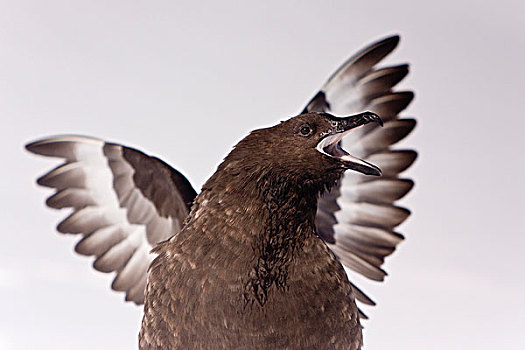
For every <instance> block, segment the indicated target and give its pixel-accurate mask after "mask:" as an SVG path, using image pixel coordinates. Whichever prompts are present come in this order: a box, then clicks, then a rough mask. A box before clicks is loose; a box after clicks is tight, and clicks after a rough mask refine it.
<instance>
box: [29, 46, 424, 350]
mask: <svg viewBox="0 0 525 350" xmlns="http://www.w3.org/2000/svg"><path fill="white" fill-rule="evenodd" d="M398 41H399V38H398V37H397V36H394V37H390V38H386V39H384V40H381V41H379V42H377V43H374V44H372V45H370V46H368V47H366V48H364V49H363V50H361V51H359V52H358V53H357V54H355V55H354V56H352V57H351V58H350V59H348V60H347V61H346V62H345V63H344V64H343V65H342V66H341V67H340V68H339V69H338V70H337V71H336V72H335V73H334V74H333V75H332V76H331V77H330V79H328V81H327V82H326V83H325V84H324V85H323V86H322V88H321V89H320V91H319V92H318V93H317V94H316V95H315V96H314V98H312V99H311V100H310V102H309V103H308V104H307V106H306V107H305V108H304V110H303V113H302V115H300V116H298V117H295V118H292V119H290V120H288V121H286V122H283V123H281V124H279V125H276V126H275V127H272V128H267V129H261V130H257V131H254V132H253V133H251V134H250V135H249V136H248V137H246V138H245V139H244V140H243V141H241V142H240V143H239V144H238V145H237V146H236V148H235V149H234V150H233V151H232V152H231V153H230V155H229V156H228V157H227V158H226V159H225V160H224V162H223V163H222V164H221V165H220V166H219V168H218V169H217V172H216V173H215V174H214V175H213V176H212V177H211V178H210V179H209V180H208V182H206V184H205V185H204V187H203V189H202V192H201V193H200V194H199V195H198V196H197V192H196V191H195V190H194V189H193V188H192V186H191V184H190V183H189V181H188V180H187V179H186V178H185V177H184V176H183V175H182V174H181V173H180V172H178V171H177V170H175V169H173V168H172V167H171V166H169V165H168V164H166V163H164V162H163V161H161V160H160V159H158V158H155V157H151V156H148V155H146V154H144V153H142V152H140V151H139V150H136V149H133V148H130V147H126V146H123V145H119V144H115V143H109V142H104V141H102V140H98V139H94V138H89V137H83V136H57V137H51V138H46V139H42V140H40V141H36V142H33V143H30V144H28V145H27V146H26V147H27V149H28V150H29V151H31V152H33V153H36V154H40V155H44V156H51V157H59V158H63V159H64V160H65V162H64V163H63V164H62V165H60V166H58V167H57V168H55V169H53V170H51V171H50V172H49V173H47V174H45V175H44V176H42V177H41V178H39V180H38V183H39V184H40V185H42V186H47V187H52V188H55V189H56V193H54V194H53V195H52V196H50V197H49V198H48V200H47V202H46V203H47V204H48V206H50V207H52V208H57V209H61V208H72V213H71V215H70V216H68V217H67V218H65V219H64V220H63V221H62V222H61V223H60V224H59V225H58V231H59V232H61V233H73V234H79V235H81V239H80V240H79V242H78V243H77V245H76V247H75V250H76V251H77V252H78V253H80V254H83V255H93V256H95V257H96V259H95V261H94V264H93V267H94V268H95V269H97V270H99V271H103V272H116V277H115V279H114V281H113V284H112V286H111V287H112V288H113V289H114V290H117V291H123V292H125V293H126V300H129V301H133V302H134V303H136V304H143V303H144V302H146V305H145V315H144V321H143V328H142V331H141V336H140V344H141V347H143V348H155V347H157V348H170V347H176V344H180V346H179V347H180V348H188V347H190V348H209V347H211V348H236V347H237V348H254V347H258V348H265V347H266V348H275V347H284V348H286V347H288V348H309V347H310V348H323V347H324V346H325V345H326V347H329V348H345V349H356V348H359V347H360V344H361V342H362V341H361V331H360V329H361V328H360V325H359V318H366V316H365V315H364V313H362V312H361V310H360V309H359V308H357V306H356V303H355V300H357V301H358V302H359V303H361V305H362V304H365V305H375V302H374V301H373V300H371V299H370V298H369V297H368V296H367V295H366V294H365V293H364V292H363V291H361V290H360V289H359V288H358V287H357V286H356V285H355V284H353V283H351V282H349V281H348V279H347V277H346V274H345V273H344V270H343V269H342V266H341V263H342V264H343V265H345V266H346V267H347V268H349V269H351V270H353V271H355V272H357V273H359V274H361V275H363V276H365V277H367V278H369V279H372V280H377V281H381V280H383V279H384V277H385V276H386V272H385V271H384V270H383V269H382V265H383V262H384V259H385V257H386V256H388V255H390V254H391V253H392V252H393V251H394V250H395V248H396V246H397V244H399V243H400V242H401V241H402V240H403V236H402V235H401V234H399V233H397V232H396V231H395V228H396V227H397V226H398V225H399V224H401V223H402V222H403V221H404V220H405V219H406V218H407V217H408V216H409V215H410V211H409V210H408V209H405V208H402V207H399V206H397V205H396V204H395V202H396V201H397V200H398V199H400V198H402V197H403V196H404V195H405V194H406V193H408V192H409V191H410V189H411V188H412V186H413V182H412V180H410V179H403V178H400V173H402V172H403V171H404V170H406V169H407V168H408V167H410V165H411V164H412V163H413V162H414V160H415V158H416V152H415V151H413V150H403V149H401V150H394V149H392V145H393V144H395V143H397V142H398V141H400V140H401V139H403V138H404V137H406V136H407V135H408V134H409V133H410V132H411V131H412V130H413V128H414V126H415V121H414V120H412V119H401V118H399V116H398V114H399V113H400V112H401V111H402V110H404V109H405V108H406V107H407V105H408V104H409V103H410V101H411V100H412V98H413V93H412V92H410V91H407V92H396V91H393V88H394V86H395V85H396V84H397V83H398V82H399V81H400V80H402V79H403V78H404V76H405V75H406V74H407V73H408V66H407V65H398V66H392V67H385V68H377V67H376V64H377V63H378V62H379V61H381V60H382V59H383V58H384V57H385V56H386V55H388V54H389V53H390V52H391V51H392V50H393V49H394V48H395V47H396V45H397V43H398ZM362 110H371V111H372V112H375V113H378V114H380V115H381V117H382V119H383V121H384V122H385V124H384V127H383V128H379V127H378V125H377V123H369V122H370V121H375V122H379V121H380V120H379V119H378V118H376V116H375V115H374V114H371V113H365V114H360V115H357V116H354V117H348V118H346V119H339V118H336V117H334V116H332V115H330V114H326V113H325V112H331V113H333V114H336V115H339V116H344V115H349V114H353V113H358V112H360V111H362ZM305 124H308V128H303V127H304V126H305ZM361 124H367V125H362V126H360V127H359V128H355V127H357V126H358V125H361ZM344 130H347V131H344ZM342 131H344V132H343V133H341V132H342ZM299 134H301V135H302V136H301V135H299ZM343 134H344V135H345V138H344V139H343V140H342V143H343V145H344V147H345V149H346V150H348V151H349V152H350V153H351V154H352V155H353V156H354V157H358V158H354V157H352V156H350V154H348V153H346V152H344V151H343V150H342V149H341V148H339V147H338V146H337V144H338V143H339V142H338V141H339V140H340V139H341V137H342V136H343ZM359 158H361V159H364V160H366V162H365V161H362V160H360V159H359ZM368 162H369V163H368ZM370 163H373V164H375V165H377V166H379V168H381V170H382V171H383V176H381V177H375V176H368V175H367V174H372V175H378V174H379V169H378V168H377V167H374V166H372V165H371V164H370ZM342 164H343V165H344V166H341V165H342ZM345 168H349V169H352V170H355V171H346V172H344V170H345ZM343 172H344V173H343ZM190 211H191V213H190ZM152 248H154V254H152V253H150V251H151V249H152ZM156 256H158V258H157V259H156V260H155V261H154V262H153V260H154V258H155V257H156ZM152 262H153V263H152ZM150 265H151V267H150ZM148 277H149V280H150V283H149V286H148V288H147V291H146V288H145V287H146V281H147V279H148ZM145 294H147V298H145ZM354 298H355V300H354ZM329 344H332V345H329Z"/></svg>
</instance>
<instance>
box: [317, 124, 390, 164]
mask: <svg viewBox="0 0 525 350" xmlns="http://www.w3.org/2000/svg"><path fill="white" fill-rule="evenodd" d="M352 130H354V129H350V130H346V131H344V132H341V133H338V134H335V135H330V136H327V137H325V138H324V139H322V140H321V142H319V143H318V144H317V150H318V151H319V152H321V153H323V154H325V155H327V156H329V157H332V158H336V159H339V160H341V161H343V162H351V163H353V164H358V165H361V166H363V167H366V168H372V169H377V170H378V171H380V170H379V168H378V167H376V166H375V165H373V164H370V163H368V162H365V161H364V160H362V159H359V158H356V157H354V156H352V155H351V154H350V153H348V152H347V151H345V150H344V149H342V148H341V146H340V141H341V140H342V139H343V137H345V136H346V135H347V134H349V133H350V132H351V131H352Z"/></svg>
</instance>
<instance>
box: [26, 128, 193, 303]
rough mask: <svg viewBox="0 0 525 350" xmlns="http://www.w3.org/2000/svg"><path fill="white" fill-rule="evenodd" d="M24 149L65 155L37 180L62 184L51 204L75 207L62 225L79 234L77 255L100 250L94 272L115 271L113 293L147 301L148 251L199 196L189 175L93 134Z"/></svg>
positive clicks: (64, 229)
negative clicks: (56, 165) (188, 178)
mask: <svg viewBox="0 0 525 350" xmlns="http://www.w3.org/2000/svg"><path fill="white" fill-rule="evenodd" d="M26 148H27V149H28V150H29V151H30V152H33V153H36V154H39V155H43V156H49V157H57V158H62V159H64V160H65V162H64V163H63V164H61V165H60V166H58V167H57V168H55V169H53V170H51V171H50V172H48V173H47V174H45V175H43V176H42V177H40V178H39V179H38V180H37V182H38V184H39V185H41V186H46V187H51V188H54V189H56V192H55V193H54V194H53V195H52V196H50V197H49V198H48V199H47V201H46V204H47V205H48V206H49V207H51V208H56V209H61V208H71V209H72V213H71V214H70V215H69V216H68V217H67V218H66V219H64V220H63V221H62V222H61V223H60V224H59V225H58V226H57V230H58V231H59V232H61V233H74V234H80V235H81V236H82V237H81V239H80V240H79V242H78V243H77V245H76V247H75V250H76V251H77V253H79V254H83V255H94V256H95V257H96V259H95V262H94V263H93V267H94V268H95V269H97V270H99V271H102V272H116V277H115V279H114V280H113V283H112V285H111V287H112V288H113V289H114V290H117V291H123V292H125V293H126V300H128V301H133V302H135V303H136V304H142V303H144V288H145V286H146V279H147V271H148V267H149V265H150V263H151V261H152V260H153V258H154V256H153V255H152V254H150V250H151V249H152V247H155V246H156V245H157V243H159V242H161V241H163V240H166V239H168V238H169V237H171V236H172V235H174V234H175V233H177V232H178V231H179V230H180V229H181V227H182V223H183V221H184V219H185V218H186V216H187V215H188V212H189V209H190V206H191V203H192V202H193V199H194V198H195V196H196V193H195V190H194V189H193V187H192V186H191V184H190V183H189V182H188V180H187V179H186V178H185V177H184V176H183V175H181V174H180V173H179V172H178V171H177V170H175V169H173V168H172V167H170V166H169V165H167V164H166V163H164V162H163V161H161V160H160V159H158V158H154V157H150V156H148V155H146V154H144V153H142V152H140V151H137V150H135V149H133V148H129V147H125V146H122V145H119V144H115V143H108V142H104V141H102V140H99V139H94V138H89V137H82V136H57V137H50V138H46V139H42V140H39V141H35V142H33V143H30V144H28V145H27V146H26Z"/></svg>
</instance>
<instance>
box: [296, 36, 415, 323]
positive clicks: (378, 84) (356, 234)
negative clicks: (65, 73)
mask: <svg viewBox="0 0 525 350" xmlns="http://www.w3.org/2000/svg"><path fill="white" fill-rule="evenodd" d="M398 42H399V37H398V36H393V37H389V38H385V39H383V40H381V41H379V42H377V43H374V44H372V45H370V46H368V47H366V48H364V49H363V50H361V51H359V52H358V53H357V54H356V55H354V56H352V57H351V58H350V59H348V60H347V61H346V62H345V63H344V64H343V65H342V66H341V67H340V68H339V69H338V70H337V71H336V72H335V73H334V74H333V75H332V76H331V77H330V78H329V79H328V81H327V82H326V83H325V84H324V85H323V86H322V87H321V90H319V91H318V92H317V94H316V95H315V96H314V98H312V100H310V102H309V103H308V104H307V106H306V107H305V109H304V111H303V112H330V113H333V114H336V115H341V116H345V115H349V114H354V113H359V112H362V111H364V110H369V111H372V112H375V113H377V114H378V115H379V116H380V117H381V118H382V119H383V121H384V127H383V128H380V127H378V126H377V125H375V124H368V125H365V126H363V127H360V128H359V129H357V130H354V131H352V132H351V133H350V134H349V135H348V136H346V137H345V139H344V140H343V146H344V148H345V149H346V150H347V151H348V152H349V153H350V154H352V155H353V156H355V157H358V158H361V159H364V160H366V161H368V162H370V163H372V164H376V165H377V166H379V168H381V170H382V172H383V176H382V177H379V178H375V177H370V176H366V175H363V174H360V173H355V172H346V173H345V174H344V176H343V178H342V179H341V181H340V182H339V184H338V186H336V187H334V188H333V189H332V190H331V191H330V192H329V193H326V194H325V195H323V196H322V197H321V198H320V199H319V203H318V208H317V218H316V226H317V233H318V235H319V236H320V237H321V238H323V239H324V240H325V241H326V242H327V244H328V246H329V247H330V248H331V249H332V251H333V252H334V253H335V254H336V255H337V256H338V258H339V259H340V260H341V262H342V263H343V264H344V265H345V266H346V267H348V268H350V269H351V270H354V271H356V272H358V273H359V274H361V275H363V276H365V277H367V278H369V279H372V280H376V281H382V280H383V279H384V277H385V276H386V272H385V271H384V270H383V269H382V268H381V266H382V264H383V262H384V259H385V257H386V256H388V255H390V254H392V253H393V252H394V250H395V249H396V246H397V245H398V244H399V243H400V242H401V241H402V240H403V236H402V235H401V234H399V233H397V232H395V231H394V229H395V228H396V227H397V226H398V225H400V224H401V223H402V222H404V221H405V220H406V219H407V218H408V216H409V215H410V211H409V210H408V209H406V208H403V207H400V206H398V205H396V204H395V202H396V201H397V200H399V199H401V198H403V197H404V196H405V195H406V194H407V193H408V192H409V191H410V190H411V189H412V187H413V185H414V182H413V181H412V180H410V179H405V178H399V174H400V173H402V172H403V171H405V170H406V169H407V168H409V167H410V166H411V165H412V163H413V162H414V161H415V159H416V156H417V153H416V152H415V151H413V150H395V149H392V147H393V145H395V144H396V143H398V142H399V141H401V140H403V139H404V138H405V137H406V136H407V135H409V134H410V133H411V132H412V130H413V129H414V127H415V125H416V122H415V120H414V119H406V118H402V119H400V118H399V113H401V112H402V111H403V110H404V109H405V108H406V107H407V106H408V105H409V104H410V102H411V101H412V100H413V98H414V93H413V92H412V91H394V87H395V86H396V85H397V84H398V83H399V82H400V81H402V80H403V78H404V77H405V76H406V75H407V74H408V72H409V67H408V65H407V64H402V65H397V66H388V67H377V66H376V64H377V63H379V62H380V61H381V60H382V59H383V58H384V57H386V56H387V55H388V54H389V53H390V52H391V51H393V50H394V48H395V47H396V46H397V44H398ZM352 287H353V289H354V291H355V292H356V293H355V294H356V298H357V300H358V301H359V302H361V303H364V304H367V305H371V304H375V303H371V302H370V299H369V298H368V296H366V294H365V293H364V292H363V291H361V290H360V289H359V288H357V286H355V285H352ZM360 313H361V314H362V316H363V317H366V316H365V315H364V314H363V313H362V311H360Z"/></svg>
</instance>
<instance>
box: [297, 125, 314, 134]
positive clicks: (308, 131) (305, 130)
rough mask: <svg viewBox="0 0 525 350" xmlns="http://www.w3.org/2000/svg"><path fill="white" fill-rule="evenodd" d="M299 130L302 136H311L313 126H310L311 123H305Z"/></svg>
mask: <svg viewBox="0 0 525 350" xmlns="http://www.w3.org/2000/svg"><path fill="white" fill-rule="evenodd" d="M299 132H300V133H301V135H302V136H310V135H311V134H312V128H311V127H310V125H308V124H305V125H303V126H301V128H300V129H299Z"/></svg>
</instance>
